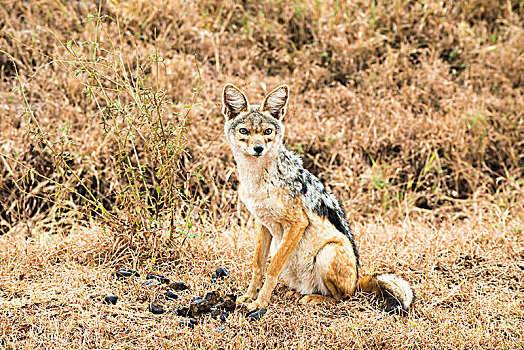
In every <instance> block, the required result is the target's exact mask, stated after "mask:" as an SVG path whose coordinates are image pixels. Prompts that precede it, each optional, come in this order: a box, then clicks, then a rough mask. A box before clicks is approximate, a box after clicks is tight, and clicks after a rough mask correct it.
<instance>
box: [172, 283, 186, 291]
mask: <svg viewBox="0 0 524 350" xmlns="http://www.w3.org/2000/svg"><path fill="white" fill-rule="evenodd" d="M170 287H171V288H173V289H174V290H177V291H182V290H187V289H189V287H188V286H187V284H185V283H184V282H173V283H171V284H170Z"/></svg>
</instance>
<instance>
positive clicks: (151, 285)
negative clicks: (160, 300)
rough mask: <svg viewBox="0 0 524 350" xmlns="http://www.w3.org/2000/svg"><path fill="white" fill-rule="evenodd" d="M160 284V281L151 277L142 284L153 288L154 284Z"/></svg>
mask: <svg viewBox="0 0 524 350" xmlns="http://www.w3.org/2000/svg"><path fill="white" fill-rule="evenodd" d="M159 284H160V281H159V280H157V279H150V280H146V281H144V282H142V285H144V286H146V287H147V288H152V287H154V286H157V285H159Z"/></svg>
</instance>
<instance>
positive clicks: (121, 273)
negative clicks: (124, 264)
mask: <svg viewBox="0 0 524 350" xmlns="http://www.w3.org/2000/svg"><path fill="white" fill-rule="evenodd" d="M111 276H114V277H116V278H119V279H120V278H129V277H140V274H139V273H138V272H137V271H135V270H131V269H118V270H116V271H115V272H113V273H112V274H111Z"/></svg>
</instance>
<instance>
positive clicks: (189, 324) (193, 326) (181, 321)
mask: <svg viewBox="0 0 524 350" xmlns="http://www.w3.org/2000/svg"><path fill="white" fill-rule="evenodd" d="M178 325H179V326H182V327H188V328H195V325H194V324H193V323H191V322H189V321H184V320H179V321H178Z"/></svg>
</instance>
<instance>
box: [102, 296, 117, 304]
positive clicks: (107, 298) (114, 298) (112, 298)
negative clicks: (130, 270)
mask: <svg viewBox="0 0 524 350" xmlns="http://www.w3.org/2000/svg"><path fill="white" fill-rule="evenodd" d="M117 300H118V297H117V296H116V295H106V296H105V297H104V304H112V305H115V304H116V302H117Z"/></svg>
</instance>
